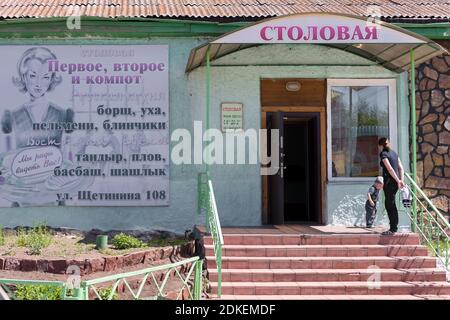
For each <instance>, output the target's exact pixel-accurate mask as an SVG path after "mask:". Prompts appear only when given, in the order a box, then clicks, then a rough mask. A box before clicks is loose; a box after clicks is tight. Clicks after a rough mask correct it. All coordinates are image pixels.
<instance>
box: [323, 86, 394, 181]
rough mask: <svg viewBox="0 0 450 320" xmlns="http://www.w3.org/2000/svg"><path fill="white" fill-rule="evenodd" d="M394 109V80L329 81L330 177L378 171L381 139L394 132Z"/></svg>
mask: <svg viewBox="0 0 450 320" xmlns="http://www.w3.org/2000/svg"><path fill="white" fill-rule="evenodd" d="M395 113H396V108H395V80H381V79H380V80H367V79H359V80H356V79H355V80H329V81H328V128H329V129H328V163H329V177H330V179H335V180H336V179H339V178H368V177H375V176H377V175H378V174H379V162H380V160H379V156H378V139H379V138H381V137H394V136H395V134H394V133H393V131H394V130H395V127H396V125H395V123H396V122H395V121H396V117H395ZM394 140H395V139H394ZM392 143H393V146H394V147H395V141H392Z"/></svg>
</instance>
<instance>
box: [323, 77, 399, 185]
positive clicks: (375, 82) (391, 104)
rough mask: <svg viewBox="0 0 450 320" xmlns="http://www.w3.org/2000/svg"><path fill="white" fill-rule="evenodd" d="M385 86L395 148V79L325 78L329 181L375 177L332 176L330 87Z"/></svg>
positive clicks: (352, 180) (390, 132)
mask: <svg viewBox="0 0 450 320" xmlns="http://www.w3.org/2000/svg"><path fill="white" fill-rule="evenodd" d="M362 85H363V86H387V87H388V100H389V101H388V124H389V137H388V138H389V141H390V142H391V146H392V148H393V149H395V150H397V138H395V139H393V137H397V81H396V79H393V78H384V79H362V78H360V79H355V78H352V79H327V173H328V174H327V176H328V179H327V180H328V181H329V182H343V181H351V182H357V181H372V180H373V179H374V178H375V177H333V174H332V165H331V163H332V151H333V150H332V145H331V141H332V140H331V131H332V130H331V88H332V87H352V86H362Z"/></svg>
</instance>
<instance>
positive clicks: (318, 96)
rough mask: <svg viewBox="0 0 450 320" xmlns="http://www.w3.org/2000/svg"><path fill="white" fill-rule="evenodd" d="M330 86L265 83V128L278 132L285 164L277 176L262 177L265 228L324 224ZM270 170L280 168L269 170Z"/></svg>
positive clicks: (320, 82)
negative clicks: (283, 225) (327, 100)
mask: <svg viewBox="0 0 450 320" xmlns="http://www.w3.org/2000/svg"><path fill="white" fill-rule="evenodd" d="M326 87H327V86H326V80H325V79H304V78H262V79H261V128H263V129H268V130H267V132H268V137H270V130H271V129H278V130H280V144H279V145H280V147H279V150H270V139H267V141H268V142H267V146H266V147H267V151H268V153H269V155H270V152H277V153H278V154H279V156H280V159H282V162H283V165H282V166H281V165H280V168H275V169H278V172H277V173H276V174H275V175H268V176H263V177H262V222H263V223H264V224H285V223H302V222H303V223H306V224H314V223H317V224H323V223H325V222H326V219H325V210H326V197H325V188H326V174H327V170H326V169H327V162H326V161H327V160H326V159H327V156H326V155H327V143H326V142H327V140H326V139H327V131H326V130H327V127H326ZM269 165H270V166H271V167H272V168H273V167H276V166H277V165H276V164H275V165H271V164H269Z"/></svg>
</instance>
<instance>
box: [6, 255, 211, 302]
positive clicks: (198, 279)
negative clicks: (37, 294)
mask: <svg viewBox="0 0 450 320" xmlns="http://www.w3.org/2000/svg"><path fill="white" fill-rule="evenodd" d="M189 264H191V266H190V268H189V270H188V271H187V273H186V275H185V276H183V275H182V273H181V272H180V271H179V270H178V268H180V267H182V266H186V265H189ZM202 269H203V260H201V259H200V257H198V256H196V257H192V258H189V259H185V260H181V261H178V262H175V263H170V264H165V265H161V266H155V267H151V268H146V269H140V270H136V271H130V272H125V273H120V274H115V275H110V276H105V277H101V278H96V279H91V280H85V281H81V283H80V287H79V288H76V289H74V291H73V294H72V295H68V290H69V289H68V283H67V282H62V281H44V280H22V279H0V287H1V288H3V289H4V290H5V291H6V292H7V294H8V296H9V297H10V298H11V299H16V296H15V293H14V291H13V290H11V289H10V288H9V286H11V285H13V286H17V285H43V286H52V287H61V288H62V292H61V299H62V300H89V293H90V292H91V291H92V292H94V294H95V296H96V297H97V298H98V299H100V300H112V299H113V298H114V296H115V294H116V290H117V288H118V286H119V284H120V283H121V282H123V284H124V285H125V287H126V288H127V289H128V290H129V292H130V293H131V295H132V297H133V299H145V298H143V297H142V296H141V294H142V291H143V289H144V286H145V284H146V283H147V281H148V280H153V284H154V285H155V287H156V289H157V290H158V293H157V295H156V296H155V297H154V298H158V297H163V298H165V297H166V295H167V294H166V293H165V292H164V289H165V286H166V284H167V283H168V279H169V276H170V275H171V274H176V275H177V276H178V277H179V279H180V280H181V281H182V287H181V289H180V291H179V292H178V294H177V297H176V298H177V299H179V298H180V297H182V294H183V291H184V289H187V290H188V293H189V298H191V299H193V300H199V299H200V298H201V293H202V289H203V278H202ZM161 271H165V275H164V278H163V280H162V281H161V282H160V283H158V281H157V279H156V277H155V273H156V272H161ZM192 275H194V279H193V280H194V281H193V288H191V286H190V283H189V282H190V280H191V276H192ZM137 276H142V279H141V281H140V284H139V287H138V289H137V292H134V291H133V289H132V288H131V286H130V284H129V283H128V282H127V278H131V277H137ZM109 282H113V285H112V287H111V288H109V293H108V295H107V297H106V299H104V297H102V295H101V294H100V293H99V290H98V289H100V288H98V287H97V285H101V284H106V283H109ZM192 289H193V290H192Z"/></svg>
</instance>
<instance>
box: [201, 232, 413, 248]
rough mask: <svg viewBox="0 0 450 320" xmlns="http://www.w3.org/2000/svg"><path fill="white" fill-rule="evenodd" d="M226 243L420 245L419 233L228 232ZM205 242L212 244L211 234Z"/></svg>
mask: <svg viewBox="0 0 450 320" xmlns="http://www.w3.org/2000/svg"><path fill="white" fill-rule="evenodd" d="M224 242H225V244H226V245H348V244H353V245H374V244H384V245H420V240H419V235H418V234H415V233H398V234H395V235H393V236H383V235H381V234H373V233H371V234H348V233H347V234H226V235H224ZM204 244H205V245H210V244H212V238H211V237H210V236H205V237H204Z"/></svg>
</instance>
